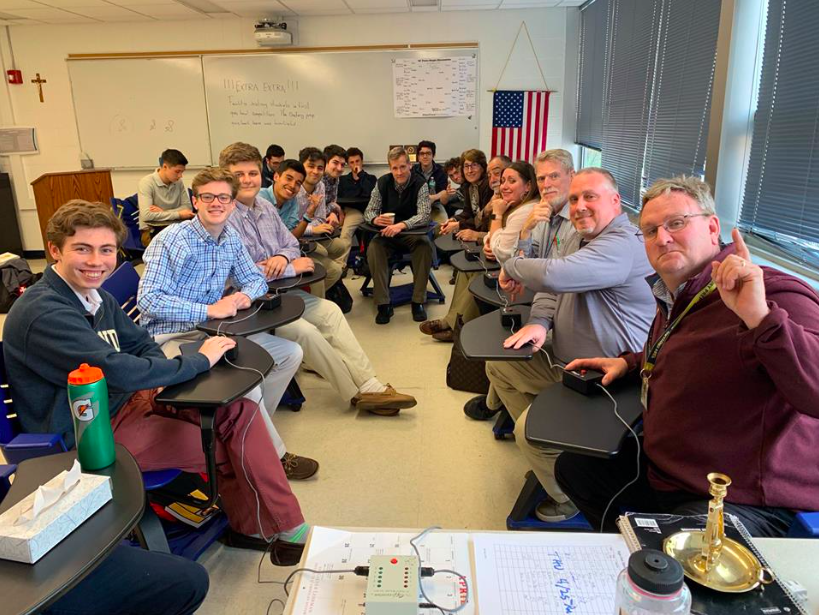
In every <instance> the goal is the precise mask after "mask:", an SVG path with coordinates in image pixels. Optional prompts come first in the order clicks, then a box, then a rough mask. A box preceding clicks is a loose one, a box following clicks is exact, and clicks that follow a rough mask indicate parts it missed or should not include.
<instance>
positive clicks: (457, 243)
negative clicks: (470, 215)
mask: <svg viewBox="0 0 819 615" xmlns="http://www.w3.org/2000/svg"><path fill="white" fill-rule="evenodd" d="M477 245H478V242H477V241H461V240H460V239H455V233H447V234H446V235H438V236H437V237H436V238H435V247H437V248H438V249H439V250H441V251H442V252H460V251H461V250H463V249H465V247H466V246H477Z"/></svg>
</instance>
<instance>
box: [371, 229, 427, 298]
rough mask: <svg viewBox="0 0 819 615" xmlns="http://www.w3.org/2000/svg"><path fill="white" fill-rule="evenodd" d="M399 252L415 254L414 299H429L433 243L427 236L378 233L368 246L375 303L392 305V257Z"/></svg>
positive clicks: (413, 263) (413, 271)
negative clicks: (390, 268)
mask: <svg viewBox="0 0 819 615" xmlns="http://www.w3.org/2000/svg"><path fill="white" fill-rule="evenodd" d="M396 251H402V252H406V251H409V252H411V253H412V277H413V289H412V302H413V303H426V302H427V283H428V282H429V271H430V269H432V242H431V241H430V239H429V237H428V236H427V235H405V236H403V237H400V236H396V237H384V236H382V235H376V236H375V237H373V240H372V241H371V242H370V245H369V247H368V248H367V263H368V264H369V266H370V275H371V276H372V280H373V299H375V304H376V305H389V303H390V289H389V283H390V282H389V278H390V275H389V274H390V272H389V267H390V265H389V258H390V256H391V255H392V254H394V253H395V252H396Z"/></svg>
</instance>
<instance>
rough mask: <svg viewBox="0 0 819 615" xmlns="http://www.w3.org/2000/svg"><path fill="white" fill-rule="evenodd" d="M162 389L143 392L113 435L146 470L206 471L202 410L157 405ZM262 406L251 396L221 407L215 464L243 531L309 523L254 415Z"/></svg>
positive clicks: (225, 500)
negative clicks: (156, 401)
mask: <svg viewBox="0 0 819 615" xmlns="http://www.w3.org/2000/svg"><path fill="white" fill-rule="evenodd" d="M157 393H158V391H157V390H156V389H154V390H149V391H138V392H137V393H134V395H133V396H132V397H131V399H129V400H128V402H127V403H126V404H125V405H124V406H123V407H122V408H120V410H119V412H117V414H116V415H115V416H114V418H112V419H111V426H112V427H113V429H114V440H116V441H117V442H118V443H119V444H122V445H123V446H124V447H125V448H127V449H128V451H129V452H130V453H131V454H132V455H133V456H134V458H135V459H136V461H137V463H138V464H139V467H140V469H142V470H143V471H148V470H164V469H168V468H178V469H180V470H183V471H185V472H205V471H206V467H205V454H204V453H203V452H202V436H201V430H200V429H199V412H198V411H196V410H193V409H175V408H170V407H168V406H163V405H161V404H157V403H155V402H154V397H156V395H157ZM261 411H262V410H260V409H259V407H258V406H257V405H256V403H254V402H252V401H250V400H248V399H239V400H237V401H235V402H233V403H232V404H230V405H228V406H225V407H222V408H219V409H218V410H217V411H216V419H215V421H214V433H215V436H216V464H217V465H216V468H217V473H218V481H219V492H220V495H221V496H222V506H223V508H224V510H225V513H226V514H227V517H228V521H229V522H230V526H231V527H232V528H233V529H234V530H236V531H237V532H241V533H242V534H259V533H263V534H264V535H265V536H266V537H270V536H271V535H273V534H275V533H278V532H281V531H286V530H290V529H292V528H294V527H297V526H298V525H300V524H302V523H304V517H303V516H302V514H301V509H300V508H299V502H298V500H297V499H296V496H295V495H293V492H292V491H290V485H289V484H288V482H287V477H286V476H285V474H284V468H283V467H282V464H281V461H279V459H278V458H277V455H276V451H275V449H274V448H273V442H272V441H271V439H270V434H269V433H268V431H267V428H266V427H265V424H264V421H263V420H262V419H261V417H258V416H256V417H255V418H254V415H255V414H257V413H258V412H261ZM243 456H244V469H242V460H243ZM254 489H255V490H256V492H257V493H258V505H257V496H256V493H254V491H253V490H254ZM257 511H258V515H257ZM259 523H261V528H260V527H259Z"/></svg>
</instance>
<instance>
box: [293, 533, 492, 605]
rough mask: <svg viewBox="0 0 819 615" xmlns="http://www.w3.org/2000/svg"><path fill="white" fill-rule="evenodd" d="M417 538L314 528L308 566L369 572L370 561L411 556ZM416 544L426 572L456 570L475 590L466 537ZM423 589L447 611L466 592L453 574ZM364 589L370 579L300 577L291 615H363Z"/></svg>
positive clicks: (439, 536) (435, 536)
mask: <svg viewBox="0 0 819 615" xmlns="http://www.w3.org/2000/svg"><path fill="white" fill-rule="evenodd" d="M413 536H414V535H413V534H408V533H401V532H379V533H376V532H348V531H344V530H335V529H330V528H324V527H314V528H313V531H312V537H311V538H310V547H309V552H308V557H307V563H306V565H305V566H306V567H307V568H312V569H314V570H345V569H346V570H349V569H352V568H355V567H356V566H366V565H367V564H368V563H369V561H370V556H371V555H411V554H412V548H411V546H410V544H409V541H410V539H411V538H412V537H413ZM416 544H417V545H418V548H419V551H420V552H421V560H422V563H423V565H424V566H432V567H433V568H435V569H448V570H457V571H458V572H460V573H462V574H463V575H464V576H466V578H467V582H468V583H469V586H470V587H472V585H473V584H472V580H471V578H470V576H471V575H470V566H469V535H468V534H465V533H446V532H430V533H428V534H426V535H425V536H424V537H423V538H422V539H421V540H420V541H416ZM423 583H424V590H425V591H426V592H427V595H428V596H429V597H430V598H431V599H432V600H433V601H434V602H435V603H436V604H439V605H440V606H443V607H444V608H454V607H455V606H456V605H460V604H461V600H462V597H463V596H464V595H465V591H466V588H464V587H463V583H462V581H461V579H459V578H458V577H457V576H455V575H453V574H445V573H441V574H436V575H435V576H433V577H430V578H424V580H423ZM366 589H367V579H366V578H365V577H359V576H356V575H355V574H352V573H338V574H310V573H307V572H305V573H301V574H300V575H299V576H297V577H296V580H295V582H294V584H293V591H295V592H296V595H295V602H294V605H293V609H292V613H294V614H298V615H364V597H365V593H366ZM292 594H293V592H292V591H291V596H292ZM484 612H486V613H489V612H491V611H484ZM419 613H421V614H422V615H435V614H439V613H440V612H439V611H438V609H421V610H420V611H419ZM458 613H459V614H460V615H474V613H475V609H474V605H473V604H472V602H470V603H469V604H467V605H466V606H465V607H464V608H463V609H462V610H460V611H458Z"/></svg>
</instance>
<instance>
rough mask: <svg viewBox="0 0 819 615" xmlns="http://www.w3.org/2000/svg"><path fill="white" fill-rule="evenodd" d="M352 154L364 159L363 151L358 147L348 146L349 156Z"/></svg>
mask: <svg viewBox="0 0 819 615" xmlns="http://www.w3.org/2000/svg"><path fill="white" fill-rule="evenodd" d="M351 156H358V157H359V158H361V160H364V152H362V151H361V150H360V149H358V148H357V147H348V148H347V158H350V157H351Z"/></svg>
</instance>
